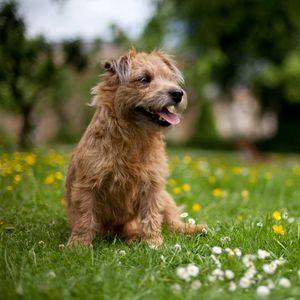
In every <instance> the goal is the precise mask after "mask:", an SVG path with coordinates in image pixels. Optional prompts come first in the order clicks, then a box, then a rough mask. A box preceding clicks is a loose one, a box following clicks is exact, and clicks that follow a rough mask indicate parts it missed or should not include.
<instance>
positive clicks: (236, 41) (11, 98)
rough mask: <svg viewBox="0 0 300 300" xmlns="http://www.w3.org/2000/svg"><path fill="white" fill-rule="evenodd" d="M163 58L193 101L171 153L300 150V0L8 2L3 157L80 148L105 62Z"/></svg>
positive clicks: (2, 44)
mask: <svg viewBox="0 0 300 300" xmlns="http://www.w3.org/2000/svg"><path fill="white" fill-rule="evenodd" d="M131 46H134V47H135V48H136V49H137V50H139V51H151V50H153V49H164V50H165V51H166V52H168V53H170V54H174V55H175V57H176V61H177V62H178V65H179V67H180V69H181V70H183V73H184V76H185V80H186V89H187V92H188V96H189V109H188V110H187V112H186V114H185V118H184V122H182V124H181V125H180V126H178V127H176V129H175V130H171V131H170V132H169V133H168V140H169V143H170V145H174V146H181V147H196V148H202V149H222V150H233V149H238V150H240V151H241V152H242V153H243V154H244V156H245V158H246V159H248V160H250V161H259V160H266V159H267V156H266V155H265V154H263V153H264V152H267V151H268V152H299V151H300V1H298V0H285V1H283V0H273V1H269V0H244V1H240V0H227V1H224V0H201V1H198V0H189V1H181V0H139V1H134V0H122V1H121V0H119V1H117V0H87V1H81V0H56V1H55V0H19V1H6V0H3V1H0V149H1V150H7V149H18V148H21V149H24V148H28V147H32V146H47V145H50V144H69V143H76V142H77V141H78V140H79V138H80V136H81V135H82V133H83V131H84V129H85V128H86V126H87V124H88V123H89V121H90V118H91V116H92V114H93V112H94V108H91V107H89V106H87V105H86V104H87V103H88V102H89V101H90V90H91V88H92V87H93V86H95V85H96V83H97V82H98V80H99V75H100V74H101V73H102V72H103V70H102V67H101V62H103V61H105V59H107V58H112V57H117V56H118V55H120V54H122V53H124V52H126V51H127V49H128V48H129V47H131Z"/></svg>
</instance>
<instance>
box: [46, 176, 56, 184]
mask: <svg viewBox="0 0 300 300" xmlns="http://www.w3.org/2000/svg"><path fill="white" fill-rule="evenodd" d="M54 180H55V177H54V175H53V174H50V175H48V176H47V177H46V178H45V180H44V183H45V184H47V185H50V184H52V183H53V182H54Z"/></svg>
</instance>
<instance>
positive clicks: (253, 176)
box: [249, 174, 257, 184]
mask: <svg viewBox="0 0 300 300" xmlns="http://www.w3.org/2000/svg"><path fill="white" fill-rule="evenodd" d="M256 181H257V179H256V175H254V174H252V175H250V177H249V182H250V183H252V184H255V183H256Z"/></svg>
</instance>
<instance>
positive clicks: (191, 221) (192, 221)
mask: <svg viewBox="0 0 300 300" xmlns="http://www.w3.org/2000/svg"><path fill="white" fill-rule="evenodd" d="M188 223H189V224H192V225H194V224H195V223H196V221H195V219H193V218H189V219H188Z"/></svg>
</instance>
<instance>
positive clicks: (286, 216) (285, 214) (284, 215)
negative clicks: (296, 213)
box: [281, 211, 289, 220]
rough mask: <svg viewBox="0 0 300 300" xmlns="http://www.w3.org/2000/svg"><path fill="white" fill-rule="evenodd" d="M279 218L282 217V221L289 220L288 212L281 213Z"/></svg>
mask: <svg viewBox="0 0 300 300" xmlns="http://www.w3.org/2000/svg"><path fill="white" fill-rule="evenodd" d="M281 217H282V219H284V220H286V219H288V218H289V214H288V212H287V211H286V212H284V213H282V215H281Z"/></svg>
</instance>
